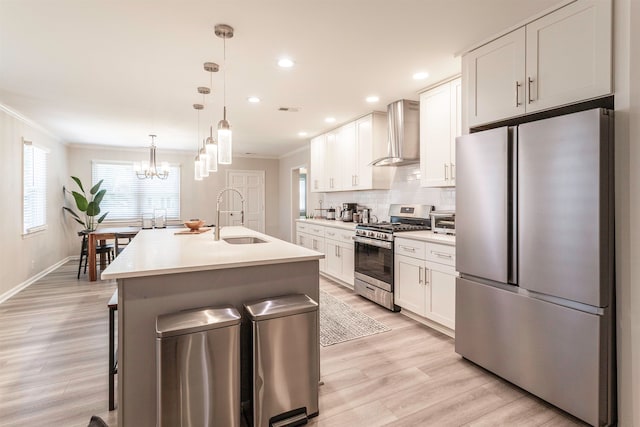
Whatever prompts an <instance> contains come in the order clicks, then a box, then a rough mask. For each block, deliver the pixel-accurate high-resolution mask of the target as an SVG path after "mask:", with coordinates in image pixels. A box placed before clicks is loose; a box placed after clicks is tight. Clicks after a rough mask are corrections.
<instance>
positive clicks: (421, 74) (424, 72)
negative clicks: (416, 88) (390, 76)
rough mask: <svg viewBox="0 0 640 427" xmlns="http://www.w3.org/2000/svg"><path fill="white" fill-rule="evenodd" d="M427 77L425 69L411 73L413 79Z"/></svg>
mask: <svg viewBox="0 0 640 427" xmlns="http://www.w3.org/2000/svg"><path fill="white" fill-rule="evenodd" d="M427 77H429V73H427V72H426V71H420V72H419V73H415V74H414V75H413V79H414V80H424V79H426V78H427Z"/></svg>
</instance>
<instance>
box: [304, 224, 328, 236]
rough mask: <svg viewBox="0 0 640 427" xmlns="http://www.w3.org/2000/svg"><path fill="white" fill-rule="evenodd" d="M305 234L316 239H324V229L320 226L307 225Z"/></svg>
mask: <svg viewBox="0 0 640 427" xmlns="http://www.w3.org/2000/svg"><path fill="white" fill-rule="evenodd" d="M307 233H309V234H312V235H314V236H318V237H324V227H323V226H321V225H315V224H309V228H307Z"/></svg>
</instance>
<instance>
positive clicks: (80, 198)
mask: <svg viewBox="0 0 640 427" xmlns="http://www.w3.org/2000/svg"><path fill="white" fill-rule="evenodd" d="M71 179H73V180H74V181H75V182H76V184H78V187H80V191H81V192H82V193H79V192H77V191H71V194H72V195H73V198H74V200H75V201H76V207H77V208H78V210H79V211H80V212H82V213H83V214H84V215H83V216H84V219H83V218H81V217H80V215H79V214H77V213H76V212H75V211H74V210H73V209H71V208H68V207H66V206H64V207H63V209H64V210H65V211H67V212H69V213H70V214H71V216H72V217H73V219H74V220H76V222H78V223H79V224H81V225H82V226H84V230H85V231H93V230H95V229H96V228H97V227H98V224H100V223H101V222H102V221H104V219H105V217H106V216H107V214H108V213H109V212H107V213H105V214H104V215H102V216H101V217H99V218H97V219H96V217H97V216H98V215H99V214H100V203H101V202H102V198H103V197H104V195H105V193H106V192H107V190H104V189H102V190H100V186H101V185H102V181H104V180H102V179H101V180H100V181H99V182H98V183H97V184H96V185H94V186H93V187H91V190H89V194H90V198H87V194H86V193H85V192H84V187H83V186H82V182H81V181H80V178H78V177H75V176H72V177H71ZM63 190H65V191H67V190H66V189H64V188H63ZM67 192H68V191H67Z"/></svg>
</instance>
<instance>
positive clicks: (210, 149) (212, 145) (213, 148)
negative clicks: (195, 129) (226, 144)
mask: <svg viewBox="0 0 640 427" xmlns="http://www.w3.org/2000/svg"><path fill="white" fill-rule="evenodd" d="M205 150H207V154H208V155H209V172H218V143H217V142H216V140H215V139H213V126H210V127H209V137H208V138H207V142H206V144H205Z"/></svg>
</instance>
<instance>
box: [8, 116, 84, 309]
mask: <svg viewBox="0 0 640 427" xmlns="http://www.w3.org/2000/svg"><path fill="white" fill-rule="evenodd" d="M22 138H24V139H26V140H28V141H31V142H33V143H34V144H36V145H39V146H41V147H43V148H46V149H48V150H49V154H48V156H47V229H46V230H44V231H41V232H38V233H35V234H33V235H30V236H26V237H23V236H22ZM66 151H67V149H66V147H65V145H64V144H62V143H61V142H60V141H58V140H57V139H55V138H53V137H51V136H50V135H48V134H47V133H45V132H43V131H41V130H40V129H39V128H38V127H37V126H35V125H32V124H31V123H29V122H28V121H27V120H24V119H21V118H18V116H16V115H14V114H10V113H9V110H5V109H4V108H1V106H0V171H2V179H1V180H0V194H2V198H3V200H2V209H1V210H0V235H1V236H2V245H0V301H2V300H3V299H5V298H4V297H8V296H9V294H10V293H11V290H14V289H17V288H18V287H20V286H22V285H24V284H26V283H27V282H28V281H29V280H30V279H31V278H33V277H34V276H36V275H38V274H39V273H41V272H43V271H45V270H47V269H48V268H49V267H51V266H53V265H55V264H56V263H58V262H60V261H62V260H64V259H65V258H66V257H67V256H68V255H69V253H70V252H69V251H70V247H69V246H68V238H67V235H68V234H69V233H70V232H72V231H71V230H69V229H68V227H67V226H66V224H65V223H64V222H63V221H62V216H61V215H60V213H61V211H62V208H61V207H62V185H63V183H64V182H65V176H66V175H67V154H66Z"/></svg>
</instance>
